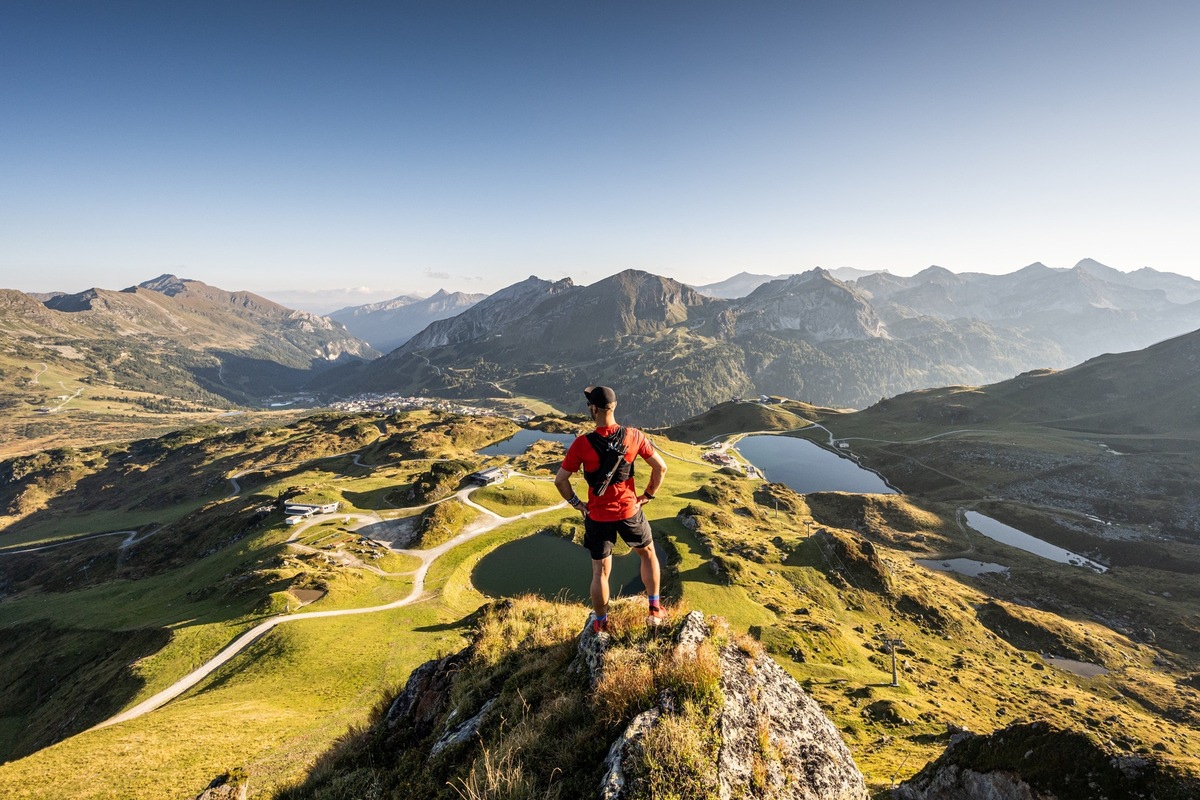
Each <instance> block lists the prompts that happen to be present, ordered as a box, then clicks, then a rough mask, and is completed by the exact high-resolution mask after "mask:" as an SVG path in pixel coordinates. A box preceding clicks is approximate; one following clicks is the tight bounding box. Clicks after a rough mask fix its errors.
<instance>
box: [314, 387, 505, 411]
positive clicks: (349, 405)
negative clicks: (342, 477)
mask: <svg viewBox="0 0 1200 800" xmlns="http://www.w3.org/2000/svg"><path fill="white" fill-rule="evenodd" d="M330 407H331V408H334V409H337V410H338V411H351V412H364V411H371V412H375V413H377V414H391V413H393V412H396V411H412V410H414V409H432V410H434V411H447V412H450V413H453V414H462V415H464V416H468V417H499V416H503V415H502V414H499V413H497V412H496V411H495V410H494V409H491V408H481V407H479V406H468V405H464V404H462V403H457V402H455V401H453V400H444V399H442V398H439V397H408V396H403V395H395V394H376V393H369V394H360V395H355V396H354V397H351V398H349V399H348V400H339V401H338V402H336V403H334V404H332V406H330Z"/></svg>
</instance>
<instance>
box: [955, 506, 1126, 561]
mask: <svg viewBox="0 0 1200 800" xmlns="http://www.w3.org/2000/svg"><path fill="white" fill-rule="evenodd" d="M967 524H968V525H970V526H971V528H972V529H974V530H976V531H979V532H980V533H982V534H983V535H984V536H986V537H988V538H989V539H995V540H996V541H997V542H1003V543H1004V544H1006V545H1009V546H1010V547H1015V548H1017V549H1018V550H1024V551H1025V552H1027V553H1033V554H1034V555H1035V556H1041V557H1042V558H1048V559H1050V560H1051V561H1057V562H1058V563H1060V564H1072V565H1074V566H1076V567H1087V568H1088V569H1091V570H1094V571H1096V572H1107V571H1108V567H1106V566H1104V565H1103V564H1097V563H1096V562H1095V561H1092V560H1091V559H1087V558H1084V557H1083V556H1081V555H1079V554H1078V553H1072V552H1071V551H1070V550H1064V549H1063V548H1061V547H1057V546H1055V545H1052V544H1050V543H1049V542H1043V541H1042V540H1041V539H1038V538H1036V537H1034V536H1030V535H1029V534H1028V533H1024V532H1022V531H1019V530H1017V529H1016V528H1014V527H1012V526H1010V525H1005V524H1004V523H1003V522H1000V521H999V520H994V519H992V518H991V517H988V516H984V515H983V514H980V513H979V512H978V511H968V512H967Z"/></svg>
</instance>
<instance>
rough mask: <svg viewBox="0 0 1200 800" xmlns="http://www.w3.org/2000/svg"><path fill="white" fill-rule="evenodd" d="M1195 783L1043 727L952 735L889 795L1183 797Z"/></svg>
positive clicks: (975, 799) (1198, 792) (954, 798)
mask: <svg viewBox="0 0 1200 800" xmlns="http://www.w3.org/2000/svg"><path fill="white" fill-rule="evenodd" d="M1198 796H1200V786H1198V785H1197V784H1196V783H1195V782H1194V781H1192V780H1191V779H1189V778H1187V777H1185V776H1182V775H1179V774H1176V773H1175V772H1174V771H1173V770H1171V769H1170V768H1168V767H1166V766H1165V765H1163V764H1161V763H1158V762H1156V761H1153V760H1151V759H1148V758H1143V757H1141V756H1140V755H1134V754H1129V753H1116V752H1110V751H1109V750H1107V749H1106V748H1104V747H1102V746H1101V745H1099V744H1097V743H1096V742H1094V741H1093V740H1092V739H1090V738H1089V737H1088V736H1087V735H1086V734H1084V733H1081V732H1079V731H1064V730H1059V729H1056V728H1054V727H1052V726H1051V725H1049V724H1047V723H1045V722H1034V723H1026V724H1021V725H1012V726H1010V727H1007V728H1003V729H1001V730H998V731H995V732H993V733H991V734H988V735H986V736H981V735H976V734H973V733H970V732H961V733H958V734H955V736H954V737H953V738H952V739H951V743H950V746H949V747H947V748H946V751H945V752H944V753H943V754H942V755H941V756H940V757H939V758H938V759H937V760H936V761H933V762H931V763H929V764H927V765H926V766H925V768H924V769H922V770H921V771H920V772H918V773H917V774H916V775H915V776H913V777H912V778H911V779H909V780H907V781H905V782H904V783H903V784H901V785H900V786H899V787H898V788H896V789H894V790H893V792H892V797H893V798H894V800H1123V799H1124V798H1153V799H1154V800H1185V799H1186V798H1195V797H1198Z"/></svg>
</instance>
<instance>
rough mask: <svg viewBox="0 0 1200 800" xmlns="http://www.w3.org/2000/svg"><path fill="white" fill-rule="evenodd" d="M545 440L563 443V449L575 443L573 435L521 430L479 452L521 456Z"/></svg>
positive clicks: (484, 454)
mask: <svg viewBox="0 0 1200 800" xmlns="http://www.w3.org/2000/svg"><path fill="white" fill-rule="evenodd" d="M543 439H545V440H547V441H551V442H561V443H562V446H563V447H569V446H570V444H571V442H573V441H575V434H573V433H546V432H545V431H531V430H524V429H522V430H519V431H517V432H516V433H515V434H513V435H512V436H510V437H509V438H507V439H505V440H504V441H502V442H496V443H495V444H489V445H488V446H487V447H485V448H483V449H482V450H480V451H478V452H479V455H481V456H519V455H521V454H522V453H524V452H525V451H526V450H528V449H529V445H531V444H533V443H534V442H540V441H542V440H543Z"/></svg>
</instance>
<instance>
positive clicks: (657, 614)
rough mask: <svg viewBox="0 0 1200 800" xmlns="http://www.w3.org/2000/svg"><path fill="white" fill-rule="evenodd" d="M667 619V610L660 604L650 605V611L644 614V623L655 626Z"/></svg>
mask: <svg viewBox="0 0 1200 800" xmlns="http://www.w3.org/2000/svg"><path fill="white" fill-rule="evenodd" d="M666 621H667V612H666V609H664V608H663V607H662V606H650V613H649V614H647V616H646V624H647V625H650V626H652V627H655V628H657V627H658V626H659V625H662V624H663V623H665V622H666Z"/></svg>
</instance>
